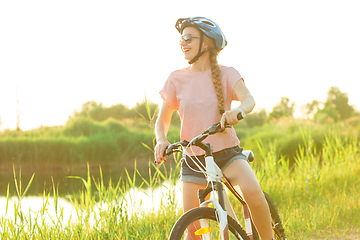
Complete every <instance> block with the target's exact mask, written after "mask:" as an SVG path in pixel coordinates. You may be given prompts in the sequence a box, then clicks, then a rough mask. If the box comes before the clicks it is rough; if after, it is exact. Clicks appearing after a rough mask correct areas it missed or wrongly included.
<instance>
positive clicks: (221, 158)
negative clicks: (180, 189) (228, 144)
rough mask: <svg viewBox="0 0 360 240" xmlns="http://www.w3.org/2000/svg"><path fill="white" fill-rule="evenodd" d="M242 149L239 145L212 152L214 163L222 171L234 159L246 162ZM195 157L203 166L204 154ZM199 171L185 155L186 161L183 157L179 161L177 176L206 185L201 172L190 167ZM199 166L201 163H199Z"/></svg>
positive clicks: (182, 179) (186, 180)
mask: <svg viewBox="0 0 360 240" xmlns="http://www.w3.org/2000/svg"><path fill="white" fill-rule="evenodd" d="M242 151H243V149H242V148H241V147H239V146H236V147H233V148H226V149H223V150H221V151H219V152H215V153H213V156H214V161H215V163H216V164H217V165H218V166H219V167H220V169H221V170H222V171H224V170H225V169H226V168H227V167H228V166H229V165H230V163H232V162H233V161H235V160H239V159H242V160H245V161H247V162H248V159H247V157H246V156H245V155H244V154H243V153H242ZM197 158H198V159H199V160H200V161H201V163H202V164H203V165H204V166H205V156H204V155H200V156H197ZM189 166H190V167H191V168H192V169H195V170H197V171H200V170H199V168H198V167H197V166H196V165H195V164H194V162H193V161H192V160H191V159H189V157H186V162H185V160H184V159H182V161H181V174H180V176H179V178H180V180H181V181H183V182H192V183H197V184H202V185H206V184H207V181H206V177H205V175H204V174H203V173H202V172H195V171H193V170H192V169H190V168H189ZM200 166H201V165H200Z"/></svg>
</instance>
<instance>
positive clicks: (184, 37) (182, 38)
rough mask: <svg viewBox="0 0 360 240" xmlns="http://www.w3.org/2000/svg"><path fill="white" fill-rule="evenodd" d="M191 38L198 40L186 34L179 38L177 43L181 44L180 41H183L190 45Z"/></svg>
mask: <svg viewBox="0 0 360 240" xmlns="http://www.w3.org/2000/svg"><path fill="white" fill-rule="evenodd" d="M193 38H199V37H193V36H191V35H190V34H186V35H184V36H181V37H180V39H179V43H180V44H181V43H182V41H185V42H186V44H190V43H191V41H192V39H193Z"/></svg>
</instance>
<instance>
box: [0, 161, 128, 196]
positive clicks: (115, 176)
mask: <svg viewBox="0 0 360 240" xmlns="http://www.w3.org/2000/svg"><path fill="white" fill-rule="evenodd" d="M87 171H88V170H87V165H86V164H84V165H83V166H82V167H78V168H70V169H69V168H61V169H40V168H34V169H31V170H26V169H20V168H16V169H15V172H16V178H17V181H18V183H19V182H20V172H21V184H22V190H25V188H26V186H27V184H28V182H29V180H30V179H31V177H32V175H33V174H34V173H35V176H34V179H33V182H32V183H31V186H30V188H29V190H28V193H27V194H26V195H27V196H39V195H41V196H42V195H43V192H44V191H45V192H46V193H48V192H51V193H52V191H53V182H54V185H55V187H56V188H57V190H58V194H59V196H63V197H64V196H66V195H72V194H74V193H78V192H79V191H81V190H83V189H84V184H83V183H82V181H80V180H78V179H71V178H68V177H69V176H79V177H82V178H84V179H87ZM130 172H131V171H130ZM102 173H103V181H104V184H105V185H106V184H107V183H108V182H109V180H110V179H111V180H112V182H115V183H117V182H118V181H119V179H120V177H122V179H126V177H125V176H124V168H123V167H120V166H113V167H111V168H110V167H107V168H106V167H104V168H102ZM90 175H91V177H92V178H93V179H94V180H95V181H98V179H100V170H99V166H90ZM8 185H9V190H10V194H11V195H12V196H14V195H16V188H15V184H14V173H13V170H12V169H6V170H1V171H0V197H1V196H6V192H7V187H8Z"/></svg>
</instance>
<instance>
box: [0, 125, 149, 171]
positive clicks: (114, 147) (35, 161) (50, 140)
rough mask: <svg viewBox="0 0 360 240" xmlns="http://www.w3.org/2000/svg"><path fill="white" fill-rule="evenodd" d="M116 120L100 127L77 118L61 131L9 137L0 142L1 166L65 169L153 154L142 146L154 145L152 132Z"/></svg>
mask: <svg viewBox="0 0 360 240" xmlns="http://www.w3.org/2000/svg"><path fill="white" fill-rule="evenodd" d="M139 129H140V126H139V124H138V131H132V130H129V128H128V127H127V126H126V125H124V124H121V123H120V122H117V121H114V120H111V119H110V120H107V121H105V122H102V123H97V122H94V121H91V120H89V119H86V118H78V119H75V120H73V121H72V122H70V123H68V125H66V126H65V127H64V128H62V129H61V131H60V130H59V129H58V130H56V131H50V134H46V133H45V132H46V131H44V130H43V129H39V130H38V131H32V132H31V131H30V132H20V133H17V134H15V133H8V134H4V133H3V136H2V137H1V138H0V164H1V165H4V164H6V163H7V165H10V166H11V163H14V164H15V165H17V166H18V165H23V166H28V167H29V166H38V167H42V168H47V167H51V168H53V167H66V166H70V165H73V166H77V165H83V164H84V163H86V162H90V163H94V164H102V165H105V164H111V163H114V162H118V161H119V160H120V159H126V160H128V159H129V158H130V159H131V158H138V159H139V158H144V159H148V158H149V157H150V156H151V155H152V154H151V153H150V152H148V151H146V150H145V149H143V147H142V146H141V144H139V143H140V142H144V143H146V144H149V145H152V140H153V138H152V135H151V134H150V130H149V129H147V130H141V131H139Z"/></svg>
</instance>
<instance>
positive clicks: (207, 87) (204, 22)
mask: <svg viewBox="0 0 360 240" xmlns="http://www.w3.org/2000/svg"><path fill="white" fill-rule="evenodd" d="M175 27H176V29H177V30H178V31H179V33H180V34H181V38H180V46H181V50H182V51H183V53H184V56H185V59H186V60H188V63H189V64H190V65H189V66H188V67H187V68H184V69H180V70H177V71H174V72H172V73H171V74H170V76H169V78H168V79H167V81H166V83H165V85H164V87H163V89H162V90H161V92H160V95H161V97H162V99H163V104H162V107H161V110H160V113H159V116H158V119H157V121H156V126H155V134H156V140H157V144H156V146H155V162H156V163H161V161H162V159H163V152H164V150H165V148H166V146H168V145H169V142H168V141H167V138H166V135H167V132H168V129H169V125H170V120H171V116H172V114H173V112H174V111H175V110H176V111H178V113H179V115H180V118H181V132H180V137H181V140H184V139H185V140H190V139H192V138H193V137H194V136H197V135H199V134H201V133H202V132H203V131H204V130H206V128H207V127H209V126H211V125H212V124H215V123H217V122H219V121H220V122H221V126H222V127H224V123H225V121H227V123H229V124H230V125H235V124H237V123H238V120H237V115H238V113H240V112H245V113H250V112H251V111H252V110H253V108H254V106H255V101H254V98H253V97H252V95H251V93H250V92H249V90H248V89H247V87H246V86H245V84H244V80H243V79H242V77H241V75H240V74H239V73H238V72H237V71H236V70H235V69H234V68H232V67H225V66H220V65H219V64H218V62H217V55H218V53H219V52H220V51H221V50H222V49H223V48H224V47H225V46H226V44H227V41H226V38H225V36H224V34H223V33H222V31H221V30H220V28H219V26H218V25H217V24H216V23H215V22H213V21H211V20H210V19H207V18H203V17H195V18H181V19H179V20H178V21H177V23H176V26H175ZM232 100H238V101H240V102H241V104H240V106H239V107H238V108H235V109H230V108H231V101H232ZM206 141H207V142H209V143H211V144H212V146H213V148H214V149H213V150H214V159H215V162H216V163H217V164H218V165H219V167H220V168H221V169H222V170H223V172H224V174H225V176H227V178H228V179H229V180H230V182H231V183H232V184H233V185H234V186H237V189H238V191H240V193H241V194H242V195H243V197H244V199H245V200H246V202H247V203H248V206H249V208H250V211H251V215H252V218H253V221H254V224H255V226H256V228H257V230H258V232H259V234H260V237H261V239H263V240H270V239H273V233H272V227H271V220H270V212H269V208H268V205H267V203H266V200H265V198H264V194H263V193H262V190H261V188H260V185H259V182H258V180H257V178H256V176H255V174H254V172H253V171H252V169H251V168H250V165H249V163H248V162H247V160H246V157H245V156H244V155H243V154H242V148H240V147H239V143H240V141H239V139H238V138H237V136H236V133H235V130H234V129H233V128H230V129H227V131H224V133H218V134H215V135H213V136H210V137H208V138H207V139H206ZM193 151H194V154H195V155H197V156H199V157H200V158H201V157H202V158H203V155H204V151H202V150H201V149H199V148H196V147H193ZM203 160H204V159H203ZM187 162H188V164H189V163H190V161H187ZM193 167H195V166H193ZM180 179H181V181H182V182H183V209H184V212H186V211H188V210H190V209H193V208H196V207H198V206H199V200H198V198H197V191H198V189H204V188H205V187H206V184H207V182H206V179H205V176H204V175H203V174H202V173H196V172H194V171H192V170H191V169H189V167H188V166H187V164H186V163H184V162H182V164H181V174H180ZM191 232H192V230H191V229H189V233H190V234H189V235H188V237H187V239H196V238H195V237H194V236H192V234H191Z"/></svg>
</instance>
